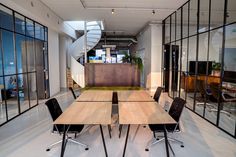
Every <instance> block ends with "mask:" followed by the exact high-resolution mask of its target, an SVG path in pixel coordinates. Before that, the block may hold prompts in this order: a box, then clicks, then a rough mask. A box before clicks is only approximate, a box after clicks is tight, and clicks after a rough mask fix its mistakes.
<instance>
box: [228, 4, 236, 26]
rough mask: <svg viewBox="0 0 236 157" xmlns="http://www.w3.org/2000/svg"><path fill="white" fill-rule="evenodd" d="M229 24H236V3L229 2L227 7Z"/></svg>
mask: <svg viewBox="0 0 236 157" xmlns="http://www.w3.org/2000/svg"><path fill="white" fill-rule="evenodd" d="M226 17H227V19H226V21H227V23H232V22H236V1H235V0H228V6H227V16H226Z"/></svg>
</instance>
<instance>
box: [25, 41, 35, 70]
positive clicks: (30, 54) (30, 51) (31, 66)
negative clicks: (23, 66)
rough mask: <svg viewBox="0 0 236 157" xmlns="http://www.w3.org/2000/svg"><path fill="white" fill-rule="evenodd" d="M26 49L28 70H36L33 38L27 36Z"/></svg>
mask: <svg viewBox="0 0 236 157" xmlns="http://www.w3.org/2000/svg"><path fill="white" fill-rule="evenodd" d="M26 50H27V63H28V64H27V65H28V72H32V71H35V49H34V39H33V38H27V41H26Z"/></svg>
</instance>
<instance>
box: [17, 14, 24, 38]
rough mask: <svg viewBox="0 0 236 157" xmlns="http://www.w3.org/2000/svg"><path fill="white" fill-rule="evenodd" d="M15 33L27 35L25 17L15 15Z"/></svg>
mask: <svg viewBox="0 0 236 157" xmlns="http://www.w3.org/2000/svg"><path fill="white" fill-rule="evenodd" d="M15 31H16V32H17V33H21V34H25V17H24V16H22V15H20V14H17V13H15Z"/></svg>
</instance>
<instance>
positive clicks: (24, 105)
mask: <svg viewBox="0 0 236 157" xmlns="http://www.w3.org/2000/svg"><path fill="white" fill-rule="evenodd" d="M18 89H19V100H20V108H21V112H24V111H25V110H27V109H29V96H28V94H29V91H28V82H27V75H26V74H25V75H18Z"/></svg>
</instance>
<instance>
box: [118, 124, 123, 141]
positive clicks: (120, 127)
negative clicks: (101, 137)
mask: <svg viewBox="0 0 236 157" xmlns="http://www.w3.org/2000/svg"><path fill="white" fill-rule="evenodd" d="M122 127H123V125H122V124H120V126H119V138H120V136H121V132H122Z"/></svg>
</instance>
